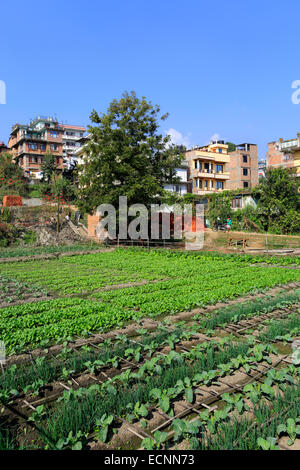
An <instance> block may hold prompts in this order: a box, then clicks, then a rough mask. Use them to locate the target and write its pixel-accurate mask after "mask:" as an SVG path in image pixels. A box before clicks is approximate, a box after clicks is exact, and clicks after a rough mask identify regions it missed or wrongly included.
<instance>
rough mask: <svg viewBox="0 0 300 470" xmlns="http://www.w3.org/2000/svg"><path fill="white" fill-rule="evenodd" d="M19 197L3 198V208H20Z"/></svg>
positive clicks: (20, 200)
mask: <svg viewBox="0 0 300 470" xmlns="http://www.w3.org/2000/svg"><path fill="white" fill-rule="evenodd" d="M22 205H23V203H22V198H21V196H4V198H3V207H12V206H22Z"/></svg>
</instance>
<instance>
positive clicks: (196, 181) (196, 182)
mask: <svg viewBox="0 0 300 470" xmlns="http://www.w3.org/2000/svg"><path fill="white" fill-rule="evenodd" d="M194 181H195V188H197V187H198V180H197V178H196V179H195V180H194Z"/></svg>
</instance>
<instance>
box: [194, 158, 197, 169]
mask: <svg viewBox="0 0 300 470" xmlns="http://www.w3.org/2000/svg"><path fill="white" fill-rule="evenodd" d="M194 164H195V170H197V168H198V161H197V160H195V162H194Z"/></svg>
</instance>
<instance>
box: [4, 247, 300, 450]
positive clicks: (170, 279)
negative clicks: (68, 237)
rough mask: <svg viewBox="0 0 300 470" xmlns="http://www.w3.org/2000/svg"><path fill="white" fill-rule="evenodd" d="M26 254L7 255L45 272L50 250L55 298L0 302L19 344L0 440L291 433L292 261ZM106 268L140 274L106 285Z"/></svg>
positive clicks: (148, 442) (39, 442)
mask: <svg viewBox="0 0 300 470" xmlns="http://www.w3.org/2000/svg"><path fill="white" fill-rule="evenodd" d="M274 262H275V261H274ZM276 262H278V259H276ZM30 263H31V262H28V263H24V264H23V265H22V263H11V264H10V265H9V266H8V269H9V270H10V274H9V275H10V276H12V275H14V276H15V278H17V279H18V282H24V279H25V278H28V279H29V278H30V275H31V276H32V277H34V278H35V282H34V284H35V285H38V286H47V285H48V283H51V282H52V281H51V280H49V279H48V278H47V275H46V273H47V269H46V265H47V263H50V265H49V266H52V267H51V269H50V271H51V270H52V272H53V273H56V276H57V278H56V282H57V286H58V288H57V289H56V293H57V294H58V295H59V296H60V298H57V299H51V300H46V301H41V302H34V303H32V302H29V303H24V304H23V305H22V307H20V306H12V307H8V308H2V309H1V311H0V332H1V336H2V337H4V339H5V343H6V344H7V350H8V353H9V354H11V356H10V357H9V358H8V359H9V360H8V361H7V365H6V366H5V368H4V371H3V374H2V376H1V379H0V399H1V402H2V404H3V405H4V406H3V410H4V411H3V412H2V414H1V416H0V448H23V447H25V448H44V449H65V448H74V449H80V448H90V449H93V448H94V449H104V448H109V449H118V448H124V449H132V448H143V447H145V448H149V449H150V448H151V449H164V448H170V449H173V448H182V449H185V448H194V449H198V448H201V449H202V448H203V449H211V448H212V449H214V448H216V449H220V448H225V449H226V448H228V449H229V448H243V449H244V448H245V449H259V448H267V447H269V448H274V447H277V446H278V445H279V446H281V448H282V445H283V444H282V442H283V441H284V442H285V445H286V446H287V447H288V448H290V447H292V446H294V445H297V435H298V431H299V429H298V428H297V426H298V422H297V419H298V417H299V411H300V409H299V400H298V398H297V396H298V397H299V369H298V364H299V362H300V360H299V353H297V352H295V351H294V352H293V349H292V345H295V344H296V343H295V340H296V339H297V338H298V337H299V326H300V325H299V301H300V292H299V290H297V288H298V289H299V287H300V285H299V282H297V281H299V272H298V271H297V270H290V269H286V270H285V269H284V268H282V267H280V268H277V267H273V266H272V263H271V267H267V268H263V267H260V266H249V263H250V260H249V259H248V257H247V258H240V257H237V258H235V257H234V256H232V255H229V256H228V257H226V256H225V257H224V256H220V257H217V256H216V255H209V254H208V255H203V254H201V255H199V256H195V255H186V254H185V253H184V254H177V253H162V252H152V253H146V252H141V251H139V250H128V251H127V250H126V251H125V250H119V251H118V250H116V251H115V252H113V253H101V254H100V253H97V254H95V255H93V256H90V255H87V256H81V255H79V256H75V257H72V258H68V257H67V258H64V259H61V260H55V262H54V261H53V260H49V261H48V262H45V261H44V260H43V261H41V262H38V266H37V267H36V270H37V271H38V272H39V274H40V278H38V277H35V276H36V272H30V270H29V269H28V266H30ZM39 263H41V264H39ZM57 263H58V264H57ZM252 263H253V260H252ZM293 263H294V260H292V259H291V260H290V261H289V265H292V264H293ZM25 264H26V266H27V267H26V266H25ZM33 265H34V263H33ZM59 266H61V268H62V270H63V273H60V268H59ZM97 266H98V267H99V268H100V272H98V271H97ZM1 267H2V266H1ZM68 270H69V272H70V277H72V275H73V273H74V272H77V273H79V274H78V278H77V285H75V284H74V285H73V287H71V288H72V289H73V288H75V289H79V292H80V293H79V294H78V293H77V294H76V295H70V292H69V290H70V283H68V279H67V276H68ZM199 270H201V273H202V275H200V274H199ZM108 272H110V274H109V275H110V276H111V277H110V280H112V281H113V282H118V281H117V280H116V277H119V276H121V275H122V276H125V274H126V275H127V279H126V285H128V284H129V283H130V282H141V283H142V285H137V286H136V285H135V286H130V287H124V286H123V287H120V288H114V289H112V290H106V289H103V287H105V286H103V284H102V283H103V282H104V278H103V279H102V278H101V274H103V276H104V277H105V276H108ZM89 273H90V275H91V276H96V277H95V278H94V280H93V279H92V280H91V283H90V285H89V287H88V289H87V290H86V277H88V275H89ZM99 276H100V277H99ZM137 278H138V279H139V280H138V281H137V280H136V279H137ZM72 279H73V280H74V282H76V278H75V277H72ZM134 279H135V281H134ZM48 281H49V282H48ZM26 282H27V281H26ZM64 282H65V284H64ZM97 282H98V283H99V284H100V285H99V284H97ZM107 284H108V285H110V286H115V287H117V285H118V284H113V283H111V284H110V282H109V281H108V282H107ZM53 285H54V284H53ZM283 285H284V286H285V288H283V287H281V288H276V289H271V290H270V288H271V287H272V286H283ZM66 286H68V287H66ZM48 288H49V286H48ZM101 289H102V290H101ZM251 293H252V294H254V293H256V297H254V296H252V297H249V295H250V294H251ZM245 294H247V299H245V300H244V301H242V302H241V298H240V297H239V296H241V295H245ZM151 298H152V301H151ZM172 299H173V300H172ZM151 302H152V310H151V309H150V306H151ZM220 302H223V304H220ZM216 303H218V308H215V307H214V305H215V304H216ZM194 309H197V310H194ZM183 310H186V315H183V316H182V320H181V321H178V319H179V318H180V315H181V313H182V311H183ZM148 317H151V321H149V320H148V319H147V318H148ZM175 318H176V320H175ZM173 319H174V321H173ZM171 320H172V321H171ZM133 321H134V322H135V323H132V322H133ZM137 324H139V326H137ZM116 326H117V327H121V326H127V328H126V329H123V330H119V331H114V330H113V328H115V327H116ZM54 343H57V344H54ZM34 348H38V349H36V350H35V351H34ZM16 352H18V353H21V354H20V355H18V356H16V355H13V354H15V353H16ZM297 394H298V395H297ZM270 404H274V406H273V408H274V413H273V414H272V412H271V411H270ZM253 417H254V419H253ZM288 420H289V421H288ZM254 422H255V426H254V425H253V423H254ZM232 430H234V431H232ZM287 440H289V444H287Z"/></svg>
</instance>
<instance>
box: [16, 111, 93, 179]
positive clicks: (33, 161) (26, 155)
mask: <svg viewBox="0 0 300 470" xmlns="http://www.w3.org/2000/svg"><path fill="white" fill-rule="evenodd" d="M84 132H85V128H84V127H81V126H71V125H67V124H61V123H59V122H58V121H57V119H54V118H51V117H48V118H46V117H41V116H38V117H37V118H36V119H34V120H33V121H31V122H30V123H29V124H28V125H23V124H15V125H14V126H13V128H12V131H11V134H10V138H9V142H8V146H9V149H10V151H11V152H12V153H13V155H14V160H15V161H16V162H17V163H18V164H19V166H20V167H21V168H23V170H24V174H25V176H27V177H29V178H32V179H39V178H41V176H42V175H41V165H42V163H43V159H44V156H45V154H46V153H51V154H52V155H54V156H55V157H56V165H57V169H58V170H60V171H62V170H63V168H64V167H70V166H71V162H73V160H75V159H76V157H75V151H76V149H77V148H78V146H80V144H79V143H78V140H79V139H81V138H82V136H83V135H84Z"/></svg>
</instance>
